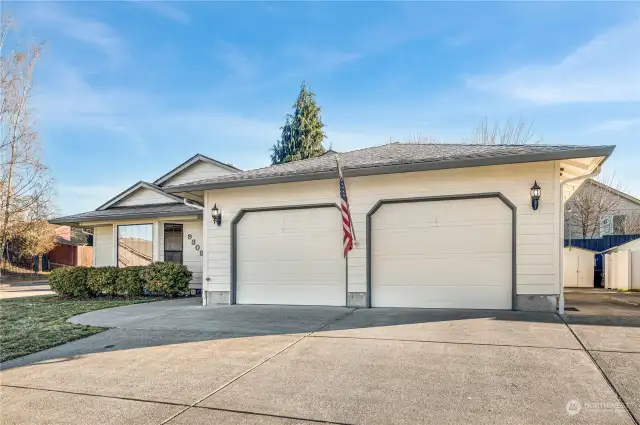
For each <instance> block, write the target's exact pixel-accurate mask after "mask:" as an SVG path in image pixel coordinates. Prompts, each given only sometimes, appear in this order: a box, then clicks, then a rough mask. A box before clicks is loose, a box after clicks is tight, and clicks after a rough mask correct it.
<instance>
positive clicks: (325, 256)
mask: <svg viewBox="0 0 640 425" xmlns="http://www.w3.org/2000/svg"><path fill="white" fill-rule="evenodd" d="M341 224H342V222H341V215H340V211H339V210H338V209H337V208H334V207H333V208H331V207H328V208H309V209H300V210H283V211H260V212H250V213H247V214H245V216H244V217H242V219H241V220H240V222H239V223H238V227H237V260H236V261H237V270H238V275H237V294H236V302H237V303H238V304H286V305H330V306H343V305H345V303H346V281H345V279H346V276H345V273H346V271H345V261H344V258H343V256H342V228H341Z"/></svg>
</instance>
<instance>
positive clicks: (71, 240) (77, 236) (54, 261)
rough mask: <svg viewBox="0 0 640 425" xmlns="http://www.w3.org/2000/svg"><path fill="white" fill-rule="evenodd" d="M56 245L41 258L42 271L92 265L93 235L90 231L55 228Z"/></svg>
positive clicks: (75, 228) (76, 228)
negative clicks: (61, 267)
mask: <svg viewBox="0 0 640 425" xmlns="http://www.w3.org/2000/svg"><path fill="white" fill-rule="evenodd" d="M55 232H56V245H55V246H54V247H53V249H52V250H51V251H49V252H48V253H47V254H46V255H45V256H44V258H43V260H42V261H43V264H42V265H41V266H40V268H41V269H42V270H50V269H51V268H52V267H55V266H87V267H90V266H91V265H92V263H93V261H92V259H93V246H92V244H93V235H92V234H91V232H90V230H88V229H82V228H78V227H71V226H56V229H55Z"/></svg>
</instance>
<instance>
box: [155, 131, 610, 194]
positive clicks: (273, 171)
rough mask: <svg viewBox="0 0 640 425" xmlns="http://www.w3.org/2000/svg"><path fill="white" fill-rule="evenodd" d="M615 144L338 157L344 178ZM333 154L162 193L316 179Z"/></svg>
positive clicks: (387, 151)
mask: <svg viewBox="0 0 640 425" xmlns="http://www.w3.org/2000/svg"><path fill="white" fill-rule="evenodd" d="M614 148H615V146H571V145H543V144H536V145H477V144H473V145H469V144H417V143H390V144H387V145H382V146H376V147H371V148H366V149H360V150H355V151H351V152H344V153H340V154H339V158H340V164H341V166H342V168H343V171H344V175H345V176H346V177H355V176H363V175H373V174H390V173H399V172H409V171H421V170H434V169H444V168H461V167H471V166H482V165H499V164H510V163H521V162H535V161H551V160H558V159H570V158H586V157H592V156H593V157H596V156H604V157H607V156H609V155H610V154H611V152H613V149H614ZM336 155H337V154H329V155H323V156H320V157H317V158H312V159H306V160H302V161H294V162H289V163H286V164H280V165H273V166H270V167H265V168H258V169H255V170H247V171H242V172H239V173H233V174H227V175H222V176H218V177H215V178H211V179H206V180H200V181H195V182H191V183H186V184H182V185H176V186H167V187H164V188H163V190H164V191H166V192H180V191H185V190H203V189H216V188H226V187H239V186H253V185H260V184H273V183H285V182H292V181H304V180H320V179H327V178H334V177H335V175H336V160H335V157H336Z"/></svg>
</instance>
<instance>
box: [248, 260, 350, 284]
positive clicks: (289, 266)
mask: <svg viewBox="0 0 640 425" xmlns="http://www.w3.org/2000/svg"><path fill="white" fill-rule="evenodd" d="M245 266H246V267H243V271H242V279H243V283H244V282H246V281H247V280H250V279H258V280H264V281H269V280H273V281H275V282H277V281H285V280H287V278H288V277H289V276H294V277H295V276H298V277H300V278H303V279H304V280H306V281H314V280H316V279H319V278H320V277H321V276H331V277H334V276H338V274H339V273H340V270H336V267H334V262H333V261H313V262H309V261H284V262H281V263H279V264H278V266H277V267H278V270H274V265H273V263H272V262H270V261H258V260H256V261H248V262H245Z"/></svg>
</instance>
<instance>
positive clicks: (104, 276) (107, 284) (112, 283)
mask: <svg viewBox="0 0 640 425" xmlns="http://www.w3.org/2000/svg"><path fill="white" fill-rule="evenodd" d="M119 271H120V269H118V268H117V267H94V268H92V269H89V273H88V275H87V286H88V287H89V289H90V290H91V291H92V292H93V293H94V294H108V295H115V294H116V293H117V290H116V280H117V279H118V272H119Z"/></svg>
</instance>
